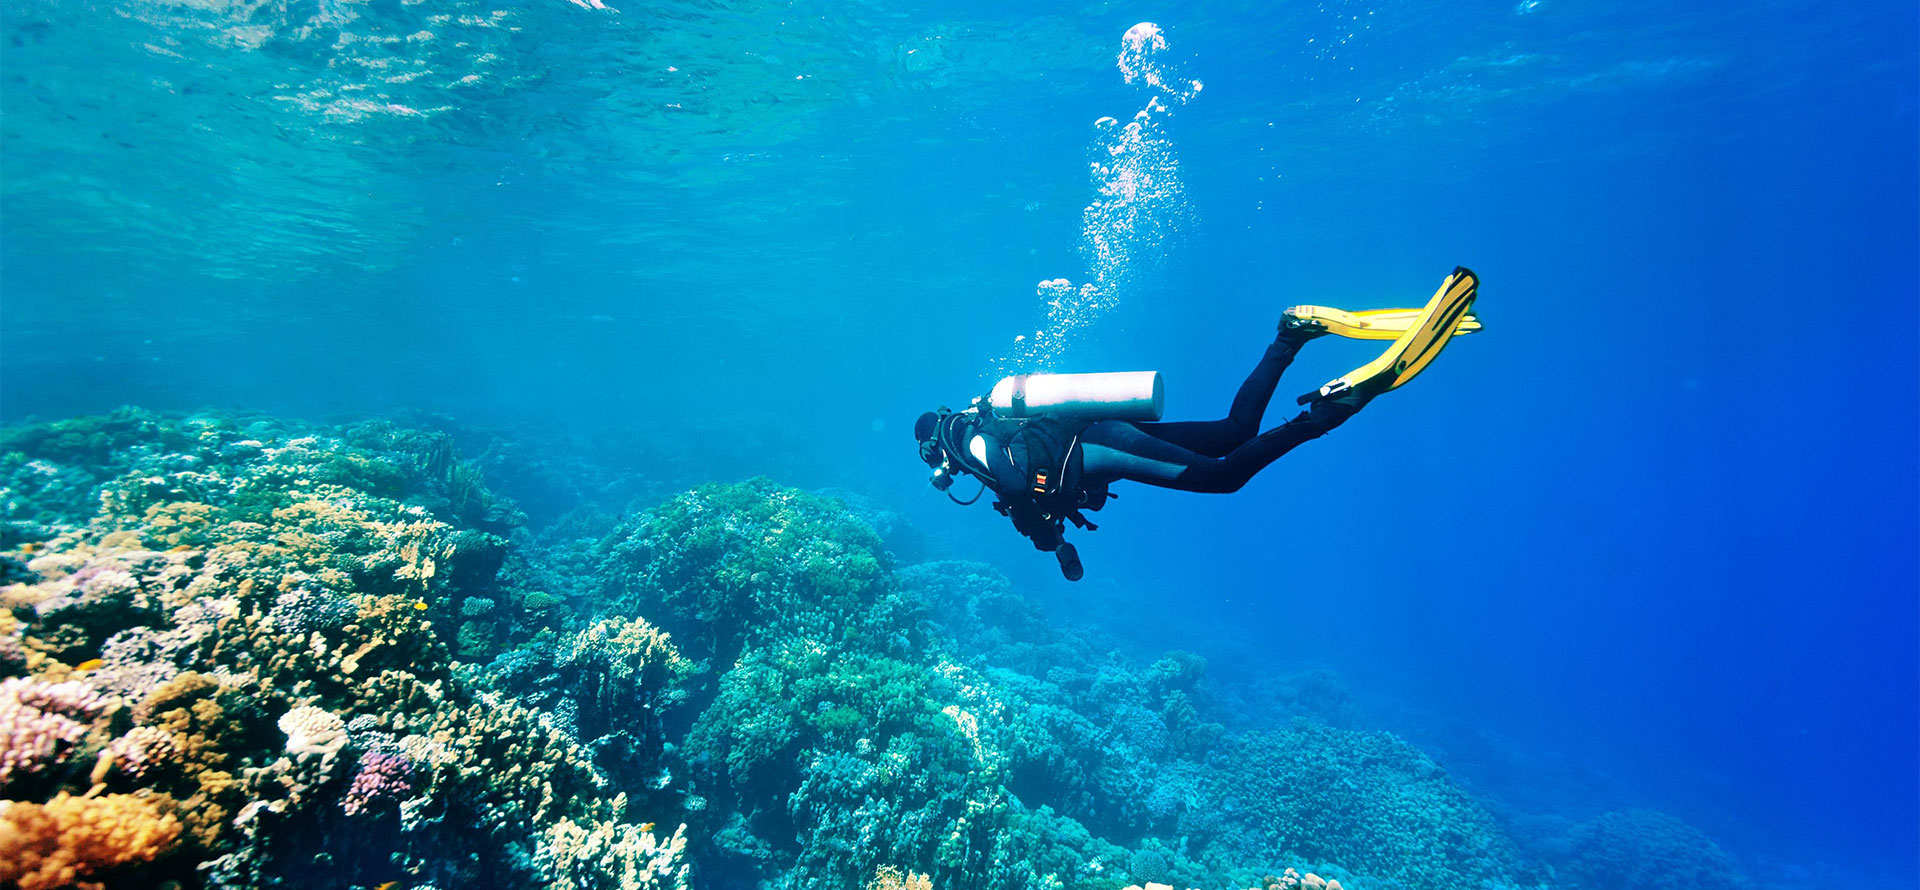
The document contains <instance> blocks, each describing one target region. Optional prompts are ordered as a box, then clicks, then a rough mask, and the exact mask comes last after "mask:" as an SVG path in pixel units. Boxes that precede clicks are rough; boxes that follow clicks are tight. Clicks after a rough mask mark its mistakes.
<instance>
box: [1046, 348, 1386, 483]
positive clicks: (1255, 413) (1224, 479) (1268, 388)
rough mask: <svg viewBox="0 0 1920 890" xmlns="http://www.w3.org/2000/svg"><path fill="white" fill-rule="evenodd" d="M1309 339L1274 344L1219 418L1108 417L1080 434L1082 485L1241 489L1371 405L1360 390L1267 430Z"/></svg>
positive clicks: (1319, 403)
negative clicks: (1265, 419) (1284, 378)
mask: <svg viewBox="0 0 1920 890" xmlns="http://www.w3.org/2000/svg"><path fill="white" fill-rule="evenodd" d="M1303 342H1304V341H1303V340H1300V339H1297V338H1294V337H1289V336H1285V335H1282V336H1280V337H1277V338H1275V339H1274V341H1273V343H1272V344H1271V345H1269V346H1268V347H1267V351H1266V354H1265V355H1262V356H1261V357H1260V363H1259V364H1257V365H1255V366H1254V368H1253V373H1251V374H1249V375H1247V379H1246V382H1245V383H1242V384H1240V391H1239V392H1238V393H1236V394H1235V395H1234V397H1233V407H1232V408H1230V409H1229V410H1228V411H1227V416H1226V417H1224V418H1221V419H1219V420H1192V421H1184V422H1178V423H1128V422H1126V421H1120V420H1103V421H1100V422H1098V423H1095V424H1092V425H1090V426H1088V427H1087V428H1086V429H1085V430H1082V431H1081V433H1080V449H1081V458H1080V459H1081V484H1082V485H1099V484H1103V483H1108V482H1117V481H1120V480H1126V481H1129V482H1144V483H1146V484H1148V485H1158V486H1160V487H1162V488H1173V489H1178V490H1180V491H1199V492H1215V493H1226V492H1232V491H1238V490H1240V486H1242V485H1245V484H1247V480H1248V479H1251V478H1253V475H1254V474H1255V473H1258V472H1260V471H1261V470H1263V469H1265V468H1266V466H1267V465H1268V464H1270V463H1273V462H1274V461H1275V460H1277V459H1279V457H1280V456H1281V455H1283V454H1286V453H1287V452H1288V451H1291V450H1293V447H1294V446H1295V445H1299V444H1300V443H1302V442H1306V441H1308V440H1311V439H1317V438H1319V437H1321V436H1324V435H1326V434H1327V432H1328V431H1329V430H1332V429H1333V428H1334V427H1337V426H1339V425H1340V424H1342V423H1344V422H1345V421H1346V419H1347V418H1349V417H1352V416H1353V414H1354V412H1356V411H1359V410H1360V408H1361V407H1362V406H1363V405H1365V404H1366V400H1365V399H1364V398H1360V397H1359V396H1358V395H1353V394H1350V395H1346V396H1341V397H1338V398H1333V399H1323V400H1321V401H1319V402H1315V403H1314V405H1313V410H1312V411H1302V412H1300V414H1299V415H1298V416H1296V417H1294V418H1293V419H1292V420H1289V421H1287V422H1286V423H1284V424H1281V425H1280V426H1277V427H1274V428H1273V429H1270V430H1267V431H1266V432H1264V433H1262V432H1260V418H1261V417H1262V416H1264V415H1265V414H1266V413H1267V403H1268V402H1269V401H1271V400H1272V398H1273V390H1274V387H1275V386H1277V385H1278V384H1279V382H1280V374H1281V372H1283V371H1285V370H1286V369H1287V366H1288V365H1290V364H1292V363H1293V357H1294V355H1295V354H1296V353H1298V352H1299V351H1300V344H1301V343H1303Z"/></svg>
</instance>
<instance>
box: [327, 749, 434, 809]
mask: <svg viewBox="0 0 1920 890" xmlns="http://www.w3.org/2000/svg"><path fill="white" fill-rule="evenodd" d="M414 782H415V773H414V769H413V761H411V760H409V759H407V756H406V755H404V754H401V753H399V752H398V751H394V750H373V751H368V752H367V753H365V754H362V755H360V766H359V769H357V770H356V771H355V772H354V774H353V783H352V784H351V785H349V786H348V787H347V796H346V798H345V799H344V800H342V801H341V803H340V808H341V809H342V810H344V811H345V812H346V814H347V815H349V816H357V815H359V814H360V813H362V812H364V811H365V810H367V809H369V808H371V807H375V806H378V805H381V804H386V803H392V802H395V801H398V800H400V799H401V798H404V797H407V796H409V795H411V794H412V793H413V790H414Z"/></svg>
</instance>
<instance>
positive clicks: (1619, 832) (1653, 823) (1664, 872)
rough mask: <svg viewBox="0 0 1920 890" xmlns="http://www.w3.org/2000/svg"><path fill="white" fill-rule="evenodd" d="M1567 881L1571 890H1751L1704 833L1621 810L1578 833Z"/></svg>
mask: <svg viewBox="0 0 1920 890" xmlns="http://www.w3.org/2000/svg"><path fill="white" fill-rule="evenodd" d="M1565 875H1566V878H1567V886H1568V887H1569V888H1570V890H1628V888H1635V887H1686V888H1688V890H1741V888H1744V887H1746V886H1747V883H1746V881H1745V880H1743V879H1742V878H1741V877H1740V874H1739V872H1738V871H1736V870H1735V869H1734V866H1733V861H1732V860H1730V859H1729V858H1727V854H1726V853H1724V852H1722V851H1721V849H1720V847H1719V846H1718V845H1716V844H1714V842H1713V841H1711V840H1708V839H1707V837H1706V835H1703V834H1701V833H1700V830H1699V829H1697V828H1694V827H1693V826H1692V825H1688V824H1687V823H1686V822H1685V821H1683V820H1681V819H1679V818H1677V817H1674V816H1670V815H1667V814H1666V813H1661V812H1657V811H1654V810H1618V811H1615V812H1610V813H1606V814H1603V815H1601V816H1600V817H1598V818H1596V819H1594V820H1592V821H1590V822H1587V823H1585V824H1583V825H1581V826H1580V827H1578V828H1576V829H1574V831H1573V836H1572V856H1571V858H1570V860H1569V861H1568V863H1567V866H1566V869H1565Z"/></svg>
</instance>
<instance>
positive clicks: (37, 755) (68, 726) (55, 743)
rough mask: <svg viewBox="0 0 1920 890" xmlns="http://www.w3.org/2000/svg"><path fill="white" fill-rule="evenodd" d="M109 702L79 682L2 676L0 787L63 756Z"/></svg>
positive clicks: (82, 736)
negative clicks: (55, 681) (54, 681)
mask: <svg viewBox="0 0 1920 890" xmlns="http://www.w3.org/2000/svg"><path fill="white" fill-rule="evenodd" d="M108 704H109V702H108V700H107V699H106V698H104V697H102V696H101V695H100V693H99V691H97V690H95V689H94V688H93V687H91V686H88V685H87V684H85V683H81V682H79V681H72V682H67V683H47V682H44V681H41V680H29V679H27V678H25V677H9V678H8V679H6V680H0V787H4V786H5V785H7V784H8V783H9V782H11V781H12V780H13V778H14V776H15V775H16V774H18V775H31V774H33V773H37V772H40V771H41V770H43V769H46V768H47V767H49V766H53V765H55V764H58V763H60V762H61V761H63V760H65V759H66V758H67V755H68V754H69V753H71V751H72V749H73V746H74V745H76V744H78V743H79V741H80V740H81V739H82V738H85V737H86V734H87V723H88V722H91V721H92V720H93V718H95V717H98V716H100V713H101V712H102V711H105V710H106V709H107V705H108ZM82 721H86V722H82Z"/></svg>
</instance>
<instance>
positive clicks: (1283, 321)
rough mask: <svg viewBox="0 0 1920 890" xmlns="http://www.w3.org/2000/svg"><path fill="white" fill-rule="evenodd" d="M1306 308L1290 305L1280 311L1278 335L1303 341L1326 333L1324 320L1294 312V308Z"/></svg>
mask: <svg viewBox="0 0 1920 890" xmlns="http://www.w3.org/2000/svg"><path fill="white" fill-rule="evenodd" d="M1306 308H1308V307H1305V306H1290V307H1288V308H1287V310H1286V311H1285V312H1282V313H1280V336H1282V337H1285V338H1287V339H1289V340H1296V341H1300V342H1305V341H1307V340H1311V339H1313V338H1315V337H1319V336H1324V335H1325V334H1326V333H1327V326H1326V324H1325V323H1324V322H1322V321H1320V320H1319V319H1317V318H1314V317H1312V316H1311V315H1308V314H1306V313H1304V312H1303V313H1300V314H1295V312H1294V310H1295V309H1306Z"/></svg>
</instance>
